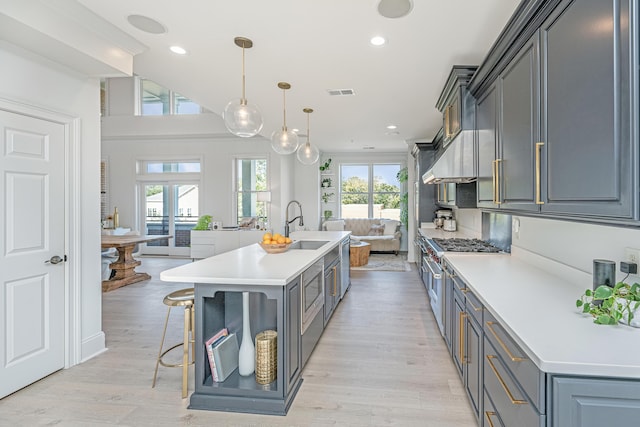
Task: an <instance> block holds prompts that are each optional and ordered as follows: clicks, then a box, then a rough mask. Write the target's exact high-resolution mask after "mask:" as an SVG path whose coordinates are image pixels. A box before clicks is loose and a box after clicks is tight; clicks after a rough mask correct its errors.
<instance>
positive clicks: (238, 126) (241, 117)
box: [223, 37, 263, 138]
mask: <svg viewBox="0 0 640 427" xmlns="http://www.w3.org/2000/svg"><path fill="white" fill-rule="evenodd" d="M233 41H234V42H235V44H236V45H237V46H239V47H241V48H242V98H240V99H234V100H233V101H231V102H229V103H228V104H227V106H226V107H225V109H224V114H223V116H224V124H225V125H226V126H227V129H228V130H229V132H231V133H232V134H234V135H236V136H240V137H242V138H249V137H252V136H254V135H257V134H258V132H260V130H261V129H262V124H263V123H262V114H261V113H260V110H259V109H258V106H257V105H255V104H249V103H248V102H247V98H246V97H245V92H244V84H245V77H244V50H245V49H250V48H251V47H252V46H253V42H252V41H251V40H249V39H248V38H245V37H236V38H235V39H233Z"/></svg>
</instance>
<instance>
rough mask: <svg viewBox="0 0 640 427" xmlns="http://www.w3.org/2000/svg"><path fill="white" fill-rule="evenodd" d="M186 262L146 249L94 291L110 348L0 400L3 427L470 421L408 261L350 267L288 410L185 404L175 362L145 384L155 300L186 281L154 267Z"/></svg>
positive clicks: (175, 321)
mask: <svg viewBox="0 0 640 427" xmlns="http://www.w3.org/2000/svg"><path fill="white" fill-rule="evenodd" d="M184 262H189V261H188V260H176V259H163V258H143V259H142V266H141V267H140V268H139V269H140V270H144V271H147V272H149V273H150V274H151V275H152V277H153V278H152V279H151V280H149V281H146V282H142V283H136V284H133V285H130V286H127V287H124V288H120V289H116V290H114V291H111V292H108V293H106V294H103V330H104V331H105V333H106V336H107V346H108V348H109V350H108V351H107V352H105V353H103V354H101V355H99V356H97V357H95V358H93V359H91V360H89V361H87V362H85V363H83V364H81V365H78V366H75V367H73V368H71V369H68V370H63V371H59V372H57V373H54V374H53V375H50V376H49V377H47V378H44V379H43V380H41V381H38V382H37V383H35V384H33V385H31V386H29V387H27V388H25V389H23V390H20V391H18V392H16V393H14V394H13V395H10V396H8V397H6V398H4V399H2V400H0V425H1V426H36V425H62V426H113V425H118V426H177V425H203V426H204V425H208V426H284V425H286V426H329V425H338V426H434V427H435V426H446V427H452V426H456V427H465V426H475V425H476V422H475V419H474V417H473V414H472V411H471V408H470V406H469V403H468V401H467V397H466V395H465V393H464V389H463V387H462V384H461V381H460V378H459V377H458V374H457V373H456V371H455V368H454V366H453V363H452V362H451V360H450V357H449V354H448V352H447V348H446V345H445V343H444V340H443V339H442V337H441V336H440V334H439V332H438V329H437V326H436V323H435V320H434V318H433V315H432V313H431V310H430V309H429V306H428V301H427V293H426V291H425V288H424V286H422V283H421V282H420V281H419V278H418V275H417V273H416V271H415V266H413V268H412V271H410V272H380V271H352V272H351V277H352V286H351V290H350V291H349V292H348V293H347V294H346V296H345V298H344V299H343V300H342V302H341V303H340V304H339V305H338V307H337V309H336V312H335V314H334V315H333V318H332V319H331V321H330V323H329V325H328V327H327V329H326V330H325V332H324V334H323V336H322V338H321V339H320V342H319V344H318V346H317V347H316V349H315V351H314V353H313V354H312V356H311V358H310V359H309V362H308V364H307V366H306V367H305V370H304V372H303V378H304V382H303V384H302V387H301V389H300V391H299V392H298V395H297V397H296V398H295V401H294V402H293V405H292V406H291V409H290V410H289V413H288V415H287V416H284V417H281V416H259V415H252V414H236V413H223V412H210V411H197V410H189V409H187V405H188V402H189V399H188V398H187V399H181V392H180V387H181V377H180V375H181V370H180V369H170V368H163V367H162V366H161V367H160V371H159V374H158V382H157V385H156V387H155V388H154V389H152V388H151V380H152V377H153V370H154V366H155V357H156V355H157V351H158V345H159V343H160V337H161V333H162V325H163V322H164V316H165V315H166V306H165V305H164V304H163V303H162V298H163V297H164V295H166V294H167V293H169V292H170V291H172V290H175V289H179V288H182V287H188V286H189V285H188V284H176V283H164V282H161V281H160V280H159V279H158V277H159V272H160V271H162V270H165V269H167V268H170V267H173V266H177V265H180V264H182V263H184ZM96 286H100V284H96ZM85 309H87V310H91V309H94V308H92V307H85ZM96 309H97V308H96ZM181 316H182V311H181V310H179V309H173V311H172V315H171V320H170V324H169V331H168V337H169V338H168V341H169V342H179V341H180V340H181V336H180V335H181V319H182V317H181ZM176 357H179V355H177V356H176ZM190 372H191V377H190V379H189V393H191V392H192V391H193V368H190Z"/></svg>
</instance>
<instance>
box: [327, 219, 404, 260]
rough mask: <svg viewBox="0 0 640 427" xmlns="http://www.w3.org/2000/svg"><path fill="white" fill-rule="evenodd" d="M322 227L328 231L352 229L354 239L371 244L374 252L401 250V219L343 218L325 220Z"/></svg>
mask: <svg viewBox="0 0 640 427" xmlns="http://www.w3.org/2000/svg"><path fill="white" fill-rule="evenodd" d="M322 229H323V230H327V231H351V239H352V240H360V241H363V242H367V243H369V244H370V245H371V251H374V252H394V253H395V254H396V255H397V254H398V251H399V250H400V237H401V236H402V233H401V232H400V221H396V220H393V219H384V218H342V219H336V220H330V221H325V222H324V223H323V224H322Z"/></svg>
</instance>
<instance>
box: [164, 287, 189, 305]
mask: <svg viewBox="0 0 640 427" xmlns="http://www.w3.org/2000/svg"><path fill="white" fill-rule="evenodd" d="M194 301H195V292H194V290H193V288H186V289H180V290H178V291H173V292H171V293H170V294H168V295H166V296H165V297H164V300H163V301H162V302H163V303H165V305H169V306H172V307H177V306H181V305H193V303H194Z"/></svg>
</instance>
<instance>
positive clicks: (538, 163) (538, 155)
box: [536, 142, 544, 205]
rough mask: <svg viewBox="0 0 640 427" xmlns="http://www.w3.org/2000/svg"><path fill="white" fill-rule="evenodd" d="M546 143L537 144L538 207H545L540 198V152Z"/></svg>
mask: <svg viewBox="0 0 640 427" xmlns="http://www.w3.org/2000/svg"><path fill="white" fill-rule="evenodd" d="M543 146H544V142H536V205H544V202H543V201H542V199H541V198H540V185H541V184H540V152H541V151H542V147H543Z"/></svg>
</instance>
